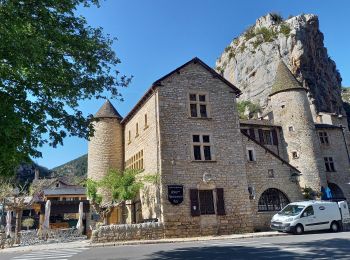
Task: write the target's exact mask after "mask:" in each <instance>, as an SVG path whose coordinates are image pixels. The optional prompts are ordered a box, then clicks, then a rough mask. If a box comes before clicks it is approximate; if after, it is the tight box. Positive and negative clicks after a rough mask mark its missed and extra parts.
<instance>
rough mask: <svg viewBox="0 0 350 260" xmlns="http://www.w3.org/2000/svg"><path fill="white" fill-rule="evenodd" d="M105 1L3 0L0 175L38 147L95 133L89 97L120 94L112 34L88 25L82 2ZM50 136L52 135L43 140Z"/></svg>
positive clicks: (126, 80) (121, 79) (125, 80)
mask: <svg viewBox="0 0 350 260" xmlns="http://www.w3.org/2000/svg"><path fill="white" fill-rule="evenodd" d="M98 4H99V1H98V0H65V1H51V0H42V1H13V0H2V1H0V39H1V41H0V100H1V102H0V125H1V128H0V143H1V145H0V174H1V175H13V174H14V172H15V171H14V169H15V167H16V166H17V165H19V164H20V163H22V162H29V161H30V160H29V159H30V157H40V156H41V153H40V152H39V151H38V147H41V146H42V145H44V144H45V143H48V144H49V145H51V146H53V147H56V146H57V145H58V144H62V143H63V139H64V138H65V137H66V136H77V137H81V138H88V137H90V136H91V135H92V134H93V127H92V124H91V122H92V116H91V115H89V116H84V115H83V113H82V112H81V111H80V110H79V108H78V102H79V101H80V100H82V99H91V98H105V97H106V96H105V94H103V93H110V97H111V98H120V94H119V91H118V89H119V87H124V86H127V85H128V83H129V81H130V78H129V77H126V76H120V75H119V72H118V71H117V69H116V66H117V65H118V64H119V63H120V60H119V58H118V57H117V56H116V54H115V53H114V51H113V50H112V48H111V46H112V43H113V40H114V39H112V38H110V37H106V36H104V35H103V32H102V29H101V28H92V27H90V26H88V25H87V22H86V20H85V19H84V17H82V16H78V15H77V14H76V12H75V11H76V9H77V7H78V6H86V7H88V6H90V5H97V6H98ZM43 136H45V137H43Z"/></svg>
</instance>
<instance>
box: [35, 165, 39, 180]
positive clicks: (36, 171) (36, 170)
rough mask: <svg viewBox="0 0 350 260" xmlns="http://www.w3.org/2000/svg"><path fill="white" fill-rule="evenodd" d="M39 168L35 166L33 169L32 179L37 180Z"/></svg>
mask: <svg viewBox="0 0 350 260" xmlns="http://www.w3.org/2000/svg"><path fill="white" fill-rule="evenodd" d="M39 173H40V172H39V169H38V168H35V170H34V180H36V181H37V180H39Z"/></svg>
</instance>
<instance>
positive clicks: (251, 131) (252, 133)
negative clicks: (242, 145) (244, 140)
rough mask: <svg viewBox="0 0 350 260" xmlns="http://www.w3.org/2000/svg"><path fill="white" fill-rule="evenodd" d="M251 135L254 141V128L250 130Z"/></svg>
mask: <svg viewBox="0 0 350 260" xmlns="http://www.w3.org/2000/svg"><path fill="white" fill-rule="evenodd" d="M249 135H250V137H251V138H252V139H255V131H254V128H249Z"/></svg>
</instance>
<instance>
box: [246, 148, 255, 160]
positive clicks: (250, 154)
mask: <svg viewBox="0 0 350 260" xmlns="http://www.w3.org/2000/svg"><path fill="white" fill-rule="evenodd" d="M247 160H248V162H255V161H256V155H255V150H254V148H247Z"/></svg>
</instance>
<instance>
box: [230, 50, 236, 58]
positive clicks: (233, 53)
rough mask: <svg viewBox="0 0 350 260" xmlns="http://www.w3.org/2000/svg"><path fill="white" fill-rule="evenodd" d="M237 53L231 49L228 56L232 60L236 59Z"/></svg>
mask: <svg viewBox="0 0 350 260" xmlns="http://www.w3.org/2000/svg"><path fill="white" fill-rule="evenodd" d="M235 55H236V53H235V51H234V50H233V49H231V51H230V52H229V54H228V59H229V60H231V59H232V58H233V57H235Z"/></svg>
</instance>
